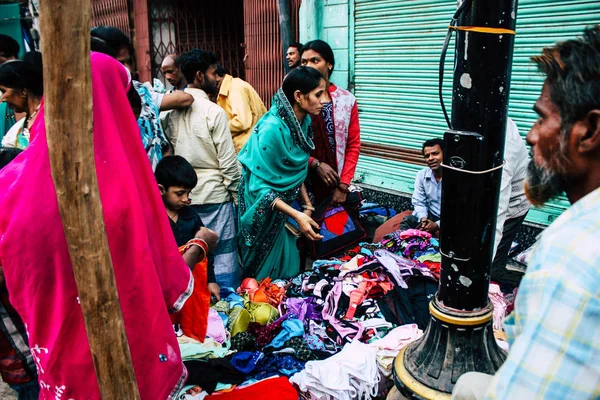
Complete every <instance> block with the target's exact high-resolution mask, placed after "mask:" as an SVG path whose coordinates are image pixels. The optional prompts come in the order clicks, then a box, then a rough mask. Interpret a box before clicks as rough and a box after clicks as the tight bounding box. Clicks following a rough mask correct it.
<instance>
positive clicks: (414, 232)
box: [400, 229, 431, 240]
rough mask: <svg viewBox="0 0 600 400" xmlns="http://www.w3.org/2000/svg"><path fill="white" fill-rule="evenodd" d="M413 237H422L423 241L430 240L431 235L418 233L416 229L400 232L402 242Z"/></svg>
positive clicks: (423, 232)
mask: <svg viewBox="0 0 600 400" xmlns="http://www.w3.org/2000/svg"><path fill="white" fill-rule="evenodd" d="M415 236H418V237H422V238H425V239H431V233H429V232H425V231H420V230H418V229H407V230H405V231H404V232H400V239H402V240H405V239H409V238H411V237H415Z"/></svg>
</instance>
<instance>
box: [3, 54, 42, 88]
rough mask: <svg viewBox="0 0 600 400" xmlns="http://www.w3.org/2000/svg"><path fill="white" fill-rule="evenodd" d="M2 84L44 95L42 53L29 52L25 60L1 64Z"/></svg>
mask: <svg viewBox="0 0 600 400" xmlns="http://www.w3.org/2000/svg"><path fill="white" fill-rule="evenodd" d="M30 53H31V54H30ZM0 85H2V86H6V87H8V88H11V89H18V90H22V89H27V90H28V91H30V92H31V93H32V94H33V95H34V96H37V97H42V96H43V94H44V76H43V71H42V58H41V53H39V52H29V53H27V54H26V55H25V58H24V60H23V61H21V60H14V61H10V62H6V63H4V64H2V65H0Z"/></svg>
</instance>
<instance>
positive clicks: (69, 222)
mask: <svg viewBox="0 0 600 400" xmlns="http://www.w3.org/2000/svg"><path fill="white" fill-rule="evenodd" d="M90 10H91V8H90V0H60V1H55V0H41V1H40V27H41V48H42V53H43V57H44V98H45V105H44V116H45V120H46V135H47V138H48V150H49V153H50V165H51V169H52V180H53V181H54V186H55V188H56V195H57V198H58V206H59V210H60V215H61V217H62V221H63V226H64V230H65V235H66V239H67V243H68V246H69V254H70V257H71V263H72V264H73V274H74V275H75V282H76V283H77V290H78V293H79V300H80V304H81V310H82V312H83V318H84V322H85V328H86V332H87V337H88V341H89V344H90V350H91V353H92V358H93V360H94V367H95V369H96V377H97V379H98V385H99V386H100V394H101V396H102V398H103V399H110V400H112V399H115V400H117V399H127V400H129V399H139V398H140V395H139V391H138V387H137V382H136V379H135V374H134V371H133V364H132V362H131V354H130V352H129V345H128V343H127V336H126V333H125V324H124V322H123V314H122V312H121V307H120V304H119V298H118V293H117V286H116V282H115V275H114V271H113V266H112V261H111V258H110V252H109V248H108V240H107V237H106V229H105V226H104V219H103V216H102V205H101V202H100V194H99V190H98V180H97V178H96V167H95V164H94V140H93V139H94V138H93V120H92V117H93V116H92V78H91V71H90V26H91V19H90V18H91V17H90V15H91V11H90ZM73 312H77V311H76V309H74V310H73ZM65 357H68V356H67V355H66V356H65Z"/></svg>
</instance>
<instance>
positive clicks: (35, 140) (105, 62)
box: [0, 53, 193, 400]
mask: <svg viewBox="0 0 600 400" xmlns="http://www.w3.org/2000/svg"><path fill="white" fill-rule="evenodd" d="M91 66H92V87H93V102H94V103H93V104H94V110H93V112H94V150H95V160H94V161H95V163H96V170H97V176H98V184H99V188H100V198H101V201H102V207H103V212H104V222H105V224H106V230H107V236H108V243H109V247H110V253H111V256H112V261H113V265H114V270H115V277H116V282H117V289H118V293H119V299H120V303H121V309H122V310H123V317H124V319H125V328H126V331H127V337H128V339H129V346H130V348H131V355H132V358H133V365H134V369H135V374H136V377H137V383H138V386H139V389H140V393H141V396H142V399H167V398H172V397H173V396H174V395H175V394H176V393H177V391H178V389H179V388H180V387H181V385H182V384H183V381H184V380H185V377H186V371H185V368H184V366H183V364H182V361H181V356H180V353H179V347H178V344H177V339H176V337H175V334H174V332H173V328H172V325H171V323H170V319H169V314H168V310H170V311H176V310H178V309H180V308H181V306H182V305H183V302H184V301H185V300H186V298H187V297H188V296H189V294H190V293H191V289H192V287H193V279H192V277H191V273H190V270H189V268H188V267H187V266H186V264H185V262H184V261H183V259H182V257H181V256H180V255H179V252H178V251H177V245H176V244H175V239H174V237H173V234H172V232H171V229H170V227H169V223H168V220H167V215H166V213H165V209H164V206H163V204H162V201H161V198H160V195H159V192H158V188H157V185H156V182H155V180H154V176H153V174H152V169H151V167H150V163H149V162H148V157H147V155H146V153H145V152H144V148H143V146H142V142H141V140H140V134H139V128H138V125H137V123H136V120H135V117H134V116H133V113H132V112H131V108H130V105H129V103H128V101H127V97H126V87H127V86H128V84H129V82H128V76H127V73H126V71H125V69H124V68H123V67H122V66H121V65H120V64H119V63H118V62H117V61H116V60H113V59H112V58H110V57H108V56H105V55H103V54H98V53H93V54H92V56H91ZM64 101H69V99H65V100H64ZM43 110H44V108H43V105H42V108H41V109H40V114H39V117H38V118H37V120H36V122H35V124H34V126H33V127H32V130H31V144H30V146H29V147H28V148H27V149H26V150H25V151H24V152H23V153H22V154H21V155H19V157H17V159H15V161H13V162H12V163H11V164H10V165H9V166H7V167H6V168H4V169H3V170H2V172H0V264H2V265H3V267H4V273H5V276H6V283H7V286H8V291H9V293H10V300H11V302H12V304H13V305H14V307H15V308H16V310H17V311H18V312H19V314H20V315H21V317H22V318H23V321H24V322H25V326H26V328H27V330H28V335H29V344H30V347H31V351H32V354H33V357H34V359H35V361H36V364H37V367H38V374H39V382H40V386H41V396H40V398H41V399H50V398H52V399H64V400H67V399H100V393H99V388H98V383H97V381H96V376H95V373H94V366H93V363H92V356H91V353H90V349H89V345H88V341H87V337H86V332H85V327H84V324H83V315H82V313H81V309H80V306H79V302H78V293H77V288H76V285H75V280H74V277H73V272H72V268H71V262H70V259H69V254H68V250H67V243H66V240H65V235H64V231H63V227H62V220H61V218H60V215H59V212H58V203H57V199H56V193H55V189H54V184H53V182H52V178H51V175H50V161H49V158H48V145H47V142H46V129H45V126H44V111H43ZM91 272H92V271H90V273H91ZM115 351H118V350H116V349H115Z"/></svg>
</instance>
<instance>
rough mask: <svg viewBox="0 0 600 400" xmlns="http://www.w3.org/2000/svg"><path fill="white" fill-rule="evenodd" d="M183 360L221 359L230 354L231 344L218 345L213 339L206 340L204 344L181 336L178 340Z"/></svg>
mask: <svg viewBox="0 0 600 400" xmlns="http://www.w3.org/2000/svg"><path fill="white" fill-rule="evenodd" d="M177 341H178V342H179V350H180V351H181V358H182V359H183V360H184V361H185V360H199V359H203V358H221V357H225V355H226V354H227V353H228V352H229V342H225V343H223V344H221V343H218V342H217V341H216V340H214V339H211V338H206V339H204V343H200V342H199V341H197V340H195V339H192V338H189V337H187V336H181V337H178V338H177Z"/></svg>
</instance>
